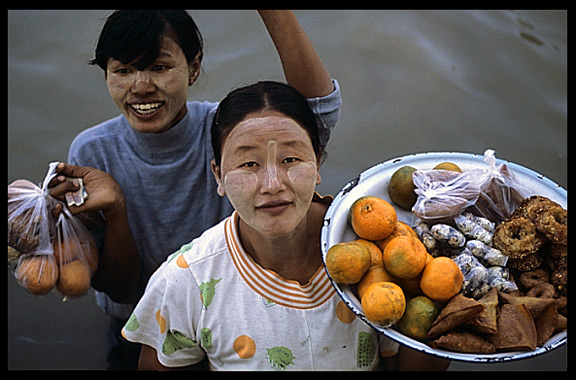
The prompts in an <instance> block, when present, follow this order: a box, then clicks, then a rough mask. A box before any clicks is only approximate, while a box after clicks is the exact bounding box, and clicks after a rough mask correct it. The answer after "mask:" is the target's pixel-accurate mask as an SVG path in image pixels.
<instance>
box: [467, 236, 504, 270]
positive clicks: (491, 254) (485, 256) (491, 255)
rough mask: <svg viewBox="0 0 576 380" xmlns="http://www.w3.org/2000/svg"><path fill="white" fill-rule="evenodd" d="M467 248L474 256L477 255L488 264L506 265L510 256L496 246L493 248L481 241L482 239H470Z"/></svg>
mask: <svg viewBox="0 0 576 380" xmlns="http://www.w3.org/2000/svg"><path fill="white" fill-rule="evenodd" d="M466 248H468V250H469V251H470V252H472V254H473V255H474V256H476V257H477V258H478V259H480V261H481V262H482V263H483V264H485V265H487V266H494V265H498V266H501V267H503V266H506V263H507V262H508V256H506V255H504V254H503V253H502V252H500V251H499V250H497V249H496V248H492V247H489V246H487V245H486V244H484V243H483V242H481V241H480V240H468V241H467V242H466Z"/></svg>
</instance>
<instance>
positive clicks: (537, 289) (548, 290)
mask: <svg viewBox="0 0 576 380" xmlns="http://www.w3.org/2000/svg"><path fill="white" fill-rule="evenodd" d="M526 296H528V297H537V298H555V297H556V289H555V288H554V285H552V284H549V283H547V282H543V283H541V284H538V285H536V286H534V287H533V288H532V289H530V290H529V291H528V292H527V293H526Z"/></svg>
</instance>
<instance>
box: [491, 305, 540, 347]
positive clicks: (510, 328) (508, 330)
mask: <svg viewBox="0 0 576 380" xmlns="http://www.w3.org/2000/svg"><path fill="white" fill-rule="evenodd" d="M488 339H489V340H490V342H491V343H492V344H493V345H494V347H495V348H496V350H498V351H508V350H534V349H536V343H537V334H536V326H535V325H534V319H533V318H532V315H530V312H529V311H528V308H527V307H526V306H525V305H524V304H519V305H511V304H504V305H502V307H501V308H500V316H499V317H498V333H496V334H494V335H491V336H489V338H488Z"/></svg>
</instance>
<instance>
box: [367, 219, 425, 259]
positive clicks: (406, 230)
mask: <svg viewBox="0 0 576 380" xmlns="http://www.w3.org/2000/svg"><path fill="white" fill-rule="evenodd" d="M397 236H411V237H414V238H418V235H417V234H416V231H414V230H413V229H412V227H410V226H409V225H407V224H406V223H404V222H401V221H399V220H398V221H397V222H396V228H395V229H394V231H392V233H391V234H390V235H388V236H387V237H385V238H384V239H382V240H378V241H376V245H377V246H378V248H380V250H381V251H382V252H384V249H386V246H387V245H388V243H390V241H391V240H392V239H394V238H395V237H397Z"/></svg>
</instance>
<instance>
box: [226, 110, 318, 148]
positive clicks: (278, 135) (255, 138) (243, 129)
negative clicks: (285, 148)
mask: <svg viewBox="0 0 576 380" xmlns="http://www.w3.org/2000/svg"><path fill="white" fill-rule="evenodd" d="M270 140H275V141H277V143H278V144H280V143H281V142H286V143H291V144H293V143H294V141H299V140H301V141H302V142H308V144H310V146H312V143H311V142H310V137H309V136H308V134H307V132H306V130H305V129H304V128H302V126H300V125H299V124H298V123H297V122H296V121H294V120H293V119H291V118H289V117H286V116H282V115H281V114H277V113H276V114H270V115H259V116H255V117H248V118H246V119H244V120H243V121H241V122H240V123H239V124H238V125H236V127H234V129H233V130H232V132H230V135H228V137H227V139H226V144H227V143H234V142H236V143H240V142H242V143H246V142H252V144H256V143H264V144H267V142H268V141H270ZM308 144H307V145H308Z"/></svg>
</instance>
